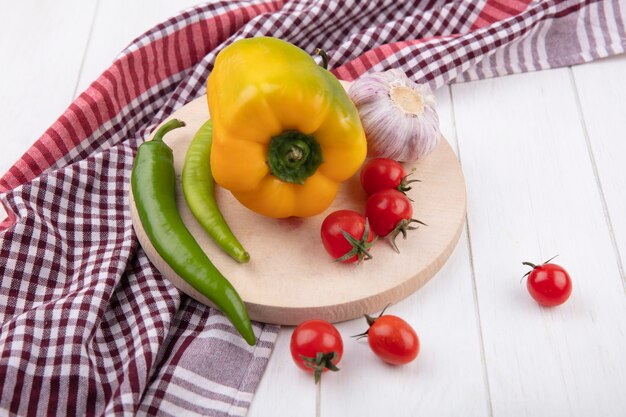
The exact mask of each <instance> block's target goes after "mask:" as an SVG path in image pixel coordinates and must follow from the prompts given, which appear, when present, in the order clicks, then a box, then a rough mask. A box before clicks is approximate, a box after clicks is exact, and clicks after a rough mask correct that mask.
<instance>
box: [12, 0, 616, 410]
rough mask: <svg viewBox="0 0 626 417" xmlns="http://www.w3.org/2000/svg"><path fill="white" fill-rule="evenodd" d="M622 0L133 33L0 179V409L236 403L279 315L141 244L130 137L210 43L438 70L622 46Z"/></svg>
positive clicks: (456, 73)
mask: <svg viewBox="0 0 626 417" xmlns="http://www.w3.org/2000/svg"><path fill="white" fill-rule="evenodd" d="M625 22H626V5H625V4H624V2H623V1H620V0H614V1H611V0H605V1H593V0H585V1H583V0H570V1H557V0H544V1H530V0H509V1H506V0H454V1H441V0H428V1H427V0H421V1H398V0H367V1H365V0H364V1H344V0H321V1H312V0H309V1H307V0H295V1H280V0H277V1H269V2H268V1H261V0H250V1H237V2H233V1H220V2H213V3H211V4H207V5H202V6H198V7H194V8H192V9H189V10H186V11H184V12H182V13H181V14H179V15H178V16H176V17H173V18H171V19H169V20H168V21H166V22H164V23H162V24H160V25H158V26H156V27H155V28H153V29H152V30H150V31H149V32H147V33H145V34H144V35H143V36H141V37H139V38H138V39H136V40H135V41H134V42H133V43H132V44H131V45H130V46H129V47H128V48H127V49H126V50H124V51H123V52H122V54H121V55H120V56H119V58H118V59H117V60H116V61H115V62H114V63H113V64H112V65H111V67H110V68H109V69H107V70H106V71H105V72H104V73H103V74H102V75H101V76H100V77H99V78H98V79H97V80H96V81H94V82H93V83H92V84H91V86H90V87H89V88H88V89H87V90H86V91H85V92H83V93H82V94H81V95H80V96H79V97H78V99H76V101H75V102H74V103H72V104H71V105H70V107H69V108H68V109H67V110H66V111H65V112H64V113H63V114H62V115H61V117H59V119H58V120H57V121H56V122H55V123H54V124H53V125H52V126H51V127H50V128H49V129H48V130H47V131H46V132H45V134H44V135H43V136H42V137H41V138H40V139H39V140H38V141H37V142H36V143H35V144H34V145H33V147H32V148H31V149H29V150H28V152H26V154H25V155H24V156H23V157H22V158H21V159H20V160H19V161H18V162H17V163H16V164H15V165H14V166H13V167H12V168H11V169H10V170H9V171H8V172H7V173H6V174H5V175H4V176H3V177H2V178H1V179H0V192H1V193H2V194H1V195H0V203H2V204H3V205H4V206H5V208H6V211H7V213H8V214H7V216H6V217H5V218H4V219H3V218H2V217H0V276H1V277H2V278H1V279H2V281H1V285H0V324H1V326H2V327H1V329H0V411H3V413H2V414H4V413H8V414H10V415H118V414H128V415H133V414H140V415H145V414H148V415H155V414H159V415H168V414H169V415H174V416H177V415H186V416H189V415H195V414H198V415H244V414H245V413H246V411H247V409H248V407H249V405H250V401H251V400H252V395H253V393H254V391H255V389H256V387H257V385H258V383H259V380H260V378H261V376H262V374H263V370H264V368H265V366H266V364H267V361H268V358H269V355H270V352H271V350H272V347H273V344H274V340H275V337H276V334H277V331H278V328H277V327H275V326H269V325H264V324H255V326H254V328H255V331H256V333H257V335H258V336H259V337H260V343H259V344H258V346H256V347H254V348H251V347H248V346H247V345H246V344H245V343H243V342H242V340H241V338H240V337H239V336H238V335H237V333H236V332H235V331H234V330H233V328H232V327H231V325H230V324H229V323H228V321H227V320H225V319H224V317H223V316H222V315H221V314H220V313H219V312H218V311H216V310H213V309H210V308H208V307H205V306H203V305H200V304H199V303H197V302H195V301H193V300H191V299H190V298H188V297H186V296H184V295H181V293H180V292H179V291H177V290H176V288H174V287H173V286H172V285H171V284H170V283H169V282H168V281H166V280H163V279H162V278H161V276H160V275H159V273H158V271H157V270H156V269H155V268H154V267H153V266H152V265H151V264H150V262H149V260H148V259H147V257H146V255H145V253H144V251H143V250H142V249H141V247H140V246H139V245H138V244H137V239H136V237H135V235H134V232H133V228H132V225H131V220H130V214H129V209H128V184H129V177H130V172H131V166H132V163H133V156H134V154H135V151H136V149H137V147H138V146H139V144H140V143H141V142H142V141H143V140H144V138H145V137H146V135H147V134H148V133H149V132H150V131H152V129H153V128H154V127H155V126H157V124H159V123H160V122H161V121H162V120H164V119H165V118H166V117H167V116H168V115H169V114H171V113H172V112H173V111H174V110H176V109H178V108H180V107H181V106H182V105H184V104H185V103H187V102H189V101H191V100H192V99H194V98H195V97H197V96H199V95H201V94H204V93H205V81H206V79H207V76H208V75H209V73H210V72H211V69H212V67H213V63H214V62H215V56H216V55H217V53H218V52H219V51H220V50H221V49H222V48H224V47H225V46H226V45H228V44H229V43H231V42H233V41H234V40H236V39H239V38H243V37H252V36H261V35H269V36H275V37H279V38H282V39H284V40H287V41H290V42H292V43H294V44H296V45H299V46H300V47H302V48H303V49H305V50H307V51H310V52H313V50H314V49H315V48H316V47H322V48H323V49H325V50H326V51H328V53H329V55H330V57H331V59H330V68H332V69H333V72H334V73H335V74H336V75H337V76H338V77H339V78H343V79H347V80H351V79H354V78H357V77H358V76H359V75H361V74H363V73H364V72H366V71H377V70H384V69H388V68H401V69H402V70H404V71H405V72H406V73H407V74H408V75H409V76H410V77H411V78H413V79H414V80H416V81H419V82H429V83H430V84H431V86H432V87H433V88H437V87H440V86H442V85H444V84H445V83H450V82H458V81H465V80H473V79H479V78H485V77H491V76H498V75H504V74H511V73H516V72H522V71H532V70H539V69H544V68H552V67H557V66H563V65H571V64H576V63H581V62H585V61H590V60H593V59H596V58H601V57H605V56H608V55H612V54H618V53H622V52H624V49H625V47H626V33H625V29H624V26H625V25H624V23H625Z"/></svg>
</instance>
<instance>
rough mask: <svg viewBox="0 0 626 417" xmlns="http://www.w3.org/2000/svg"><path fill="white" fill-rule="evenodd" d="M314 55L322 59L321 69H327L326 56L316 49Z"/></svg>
mask: <svg viewBox="0 0 626 417" xmlns="http://www.w3.org/2000/svg"><path fill="white" fill-rule="evenodd" d="M315 55H319V56H321V57H322V65H321V67H322V68H324V69H328V54H327V53H326V51H325V50H323V49H322V48H317V49H316V50H315Z"/></svg>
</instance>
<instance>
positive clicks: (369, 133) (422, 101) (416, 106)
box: [348, 69, 441, 162]
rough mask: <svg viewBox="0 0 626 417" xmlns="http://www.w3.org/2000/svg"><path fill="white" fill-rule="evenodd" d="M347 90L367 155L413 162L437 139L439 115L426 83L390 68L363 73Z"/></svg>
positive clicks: (438, 134) (437, 140)
mask: <svg viewBox="0 0 626 417" xmlns="http://www.w3.org/2000/svg"><path fill="white" fill-rule="evenodd" d="M348 94H349V96H350V98H351V99H352V101H353V102H354V104H355V106H356V108H357V109H358V110H359V115H360V117H361V122H362V123H363V129H364V130H365V136H366V137H367V147H368V153H369V155H370V156H372V157H383V158H390V159H395V160H396V161H402V162H414V161H416V160H417V159H418V158H421V157H423V156H425V155H427V154H428V153H430V152H431V151H432V150H433V149H435V147H436V146H437V144H438V143H439V138H440V137H441V132H440V130H439V116H438V115H437V111H436V110H435V96H434V95H433V93H432V92H431V91H430V88H429V87H428V85H426V84H417V83H415V82H413V81H411V80H410V79H409V78H408V77H407V76H406V75H405V74H404V73H403V72H402V71H400V70H398V69H391V70H388V71H385V72H378V73H373V74H365V75H363V76H362V77H360V78H358V79H357V80H356V81H354V82H353V83H352V85H351V86H350V88H349V90H348Z"/></svg>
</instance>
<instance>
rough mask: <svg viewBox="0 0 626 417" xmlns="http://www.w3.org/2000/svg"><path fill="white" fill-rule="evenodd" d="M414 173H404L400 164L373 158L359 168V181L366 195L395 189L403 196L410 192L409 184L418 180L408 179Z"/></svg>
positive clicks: (386, 159) (390, 160) (391, 160)
mask: <svg viewBox="0 0 626 417" xmlns="http://www.w3.org/2000/svg"><path fill="white" fill-rule="evenodd" d="M413 172H414V171H411V172H410V173H408V174H407V173H406V171H405V170H404V167H403V166H402V164H400V163H399V162H398V161H394V160H393V159H388V158H373V159H370V160H369V161H367V162H366V163H365V164H364V165H363V168H361V174H360V180H361V186H362V187H363V190H365V192H366V193H367V194H368V195H372V194H374V193H375V192H377V191H381V190H387V189H396V190H398V191H400V192H402V193H404V194H406V193H407V191H410V190H411V188H412V187H411V184H412V183H414V182H420V180H416V179H409V177H410V176H411V175H413Z"/></svg>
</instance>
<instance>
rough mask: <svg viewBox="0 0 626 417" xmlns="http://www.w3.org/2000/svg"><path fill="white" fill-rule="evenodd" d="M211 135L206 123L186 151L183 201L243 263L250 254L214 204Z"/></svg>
mask: <svg viewBox="0 0 626 417" xmlns="http://www.w3.org/2000/svg"><path fill="white" fill-rule="evenodd" d="M212 132H213V122H212V121H211V120H208V121H207V122H206V123H204V124H203V125H202V126H201V127H200V129H198V131H197V132H196V134H195V136H194V137H193V140H192V141H191V144H190V145H189V148H188V149H187V154H186V156H185V163H184V165H183V176H182V183H183V193H184V195H185V201H186V202H187V205H188V206H189V210H191V212H192V213H193V215H194V217H195V218H196V220H198V223H200V225H201V226H202V227H203V228H204V230H206V231H207V233H208V234H209V235H210V236H211V238H212V239H213V240H214V241H215V243H217V244H218V246H219V247H220V248H222V249H223V250H224V251H225V252H226V253H228V254H229V255H230V256H231V257H232V258H233V259H234V260H236V261H238V262H241V263H245V262H248V261H249V260H250V255H249V254H248V252H246V250H245V249H244V248H243V246H241V243H239V241H238V240H237V238H236V237H235V235H234V234H233V232H232V230H230V227H229V226H228V224H227V223H226V220H224V216H223V215H222V213H221V212H220V210H219V208H218V206H217V202H216V201H215V196H214V188H215V184H214V183H213V174H212V173H211V164H210V159H211V142H212Z"/></svg>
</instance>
